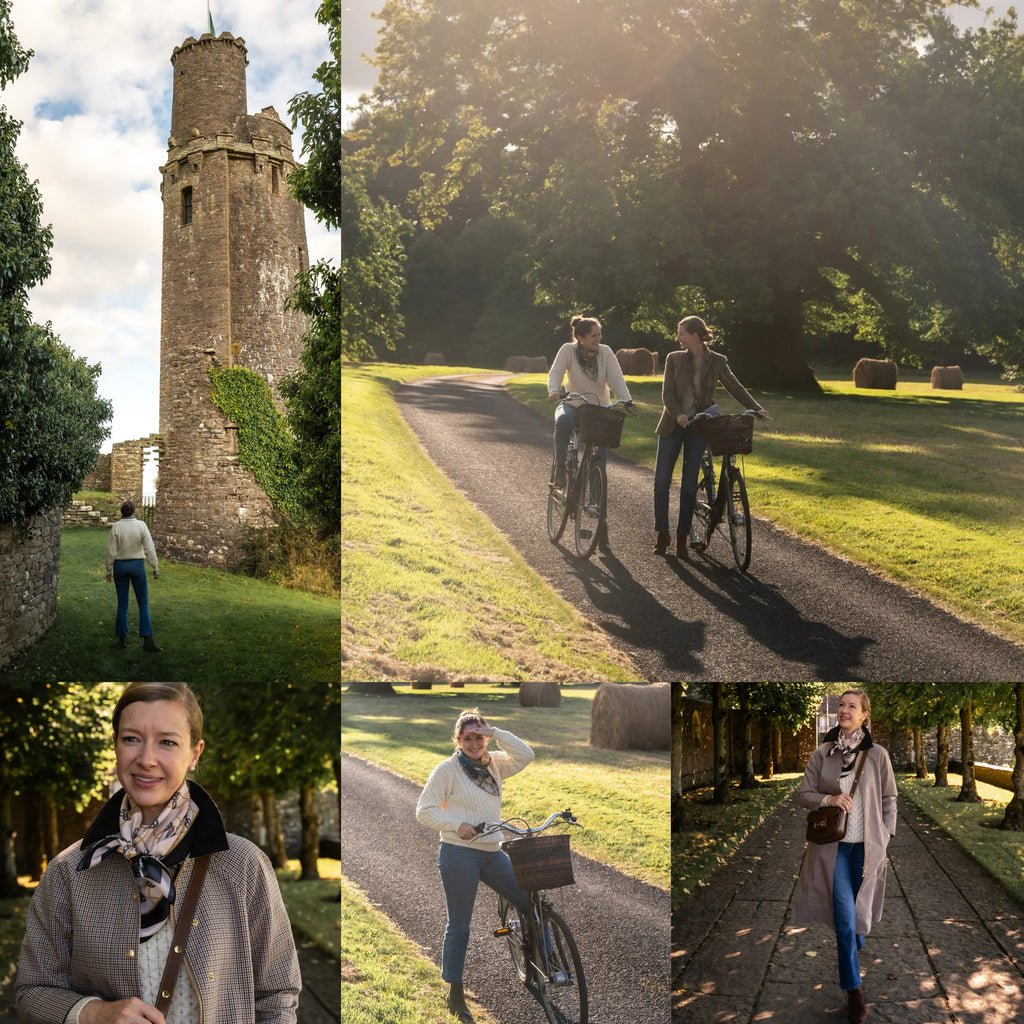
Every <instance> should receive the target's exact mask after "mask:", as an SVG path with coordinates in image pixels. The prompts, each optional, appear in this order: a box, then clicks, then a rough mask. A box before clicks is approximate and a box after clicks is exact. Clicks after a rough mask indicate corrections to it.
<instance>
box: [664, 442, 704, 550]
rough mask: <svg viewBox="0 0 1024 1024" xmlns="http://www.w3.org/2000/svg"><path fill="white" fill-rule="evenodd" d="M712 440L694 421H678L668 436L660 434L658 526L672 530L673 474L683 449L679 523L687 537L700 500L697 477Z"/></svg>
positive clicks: (677, 528)
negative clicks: (699, 432)
mask: <svg viewBox="0 0 1024 1024" xmlns="http://www.w3.org/2000/svg"><path fill="white" fill-rule="evenodd" d="M707 445H708V442H707V440H706V439H705V438H703V437H698V436H697V435H696V434H695V433H694V430H693V425H692V424H687V425H686V426H685V427H681V426H679V424H678V423H677V424H676V427H675V429H674V430H673V431H672V433H671V434H669V435H668V437H661V436H659V437H658V461H657V462H656V463H655V467H654V529H655V530H657V531H658V532H659V533H664V532H667V531H668V494H669V491H670V490H671V489H672V474H673V473H675V471H676V462H677V460H678V459H679V453H680V451H681V452H682V453H683V472H682V477H681V480H680V483H679V523H678V525H677V527H676V533H677V534H682V535H683V536H686V535H687V534H689V532H690V524H691V523H692V522H693V506H694V505H695V504H696V503H697V479H698V477H699V476H700V460H701V458H702V456H703V455H704V449H705V448H706V447H707Z"/></svg>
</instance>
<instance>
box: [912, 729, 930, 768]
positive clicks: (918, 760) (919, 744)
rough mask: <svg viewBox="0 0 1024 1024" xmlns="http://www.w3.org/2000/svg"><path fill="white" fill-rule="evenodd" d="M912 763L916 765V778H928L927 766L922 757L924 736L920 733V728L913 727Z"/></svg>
mask: <svg viewBox="0 0 1024 1024" xmlns="http://www.w3.org/2000/svg"><path fill="white" fill-rule="evenodd" d="M914 763H915V764H916V765H917V778H919V779H927V778H928V765H927V763H926V762H925V757H924V736H923V735H922V733H921V726H919V725H915V726H914Z"/></svg>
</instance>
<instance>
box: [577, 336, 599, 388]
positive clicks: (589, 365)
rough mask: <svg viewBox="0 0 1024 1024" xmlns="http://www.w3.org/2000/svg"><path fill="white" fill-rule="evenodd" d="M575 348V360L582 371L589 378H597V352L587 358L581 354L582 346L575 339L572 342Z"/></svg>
mask: <svg viewBox="0 0 1024 1024" xmlns="http://www.w3.org/2000/svg"><path fill="white" fill-rule="evenodd" d="M573 348H574V349H575V350H576V362H577V363H579V364H580V366H581V367H582V369H583V372H584V373H585V374H586V375H587V376H588V377H589V378H590V379H591V380H597V353H596V352H595V353H594V354H593V355H592V356H591V357H590V358H589V359H588V358H587V357H586V356H585V355H584V354H583V346H582V345H581V344H580V343H579V342H578V341H577V342H575V343H574V344H573Z"/></svg>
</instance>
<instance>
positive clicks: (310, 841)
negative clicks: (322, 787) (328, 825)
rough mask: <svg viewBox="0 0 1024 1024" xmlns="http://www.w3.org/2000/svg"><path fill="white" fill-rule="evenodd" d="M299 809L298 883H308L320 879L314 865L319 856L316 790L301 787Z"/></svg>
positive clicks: (318, 815) (318, 819) (318, 818)
mask: <svg viewBox="0 0 1024 1024" xmlns="http://www.w3.org/2000/svg"><path fill="white" fill-rule="evenodd" d="M299 807H300V808H301V811H302V850H301V851H300V853H299V863H300V864H301V865H302V874H301V875H299V881H302V882H309V881H312V880H313V879H316V878H319V877H320V871H319V869H318V868H317V863H316V862H317V858H318V857H319V856H320V814H319V813H318V811H317V809H316V789H314V788H313V787H312V786H303V787H302V789H300V790H299Z"/></svg>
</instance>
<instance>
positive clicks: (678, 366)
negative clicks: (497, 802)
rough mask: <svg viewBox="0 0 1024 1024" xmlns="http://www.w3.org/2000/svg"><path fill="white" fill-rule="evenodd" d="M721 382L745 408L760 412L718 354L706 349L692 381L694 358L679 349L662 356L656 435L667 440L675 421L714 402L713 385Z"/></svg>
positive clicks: (691, 416)
mask: <svg viewBox="0 0 1024 1024" xmlns="http://www.w3.org/2000/svg"><path fill="white" fill-rule="evenodd" d="M719 381H721V383H722V386H723V387H724V388H725V390H726V391H728V392H729V394H730V395H732V397H733V398H735V399H736V401H737V402H739V403H740V405H742V406H743V408H744V409H760V408H761V405H760V403H759V402H756V401H755V400H754V399H753V398H752V397H751V396H750V394H749V393H748V392H747V390H746V388H744V387H743V385H742V384H741V383H740V382H739V381H738V380H737V379H736V376H735V374H734V373H733V372H732V370H730V369H729V360H728V359H726V358H725V356H724V355H722V353H721V352H715V351H713V350H712V349H708V350H707V352H706V353H705V355H704V361H703V363H702V365H701V373H700V379H699V380H694V376H693V358H692V357H691V355H690V353H689V352H684V351H683V350H682V349H679V350H678V351H677V352H670V353H669V354H668V355H667V356H666V357H665V378H664V380H663V382H662V385H661V400H662V403H663V407H662V410H661V419H660V420H659V421H658V425H657V427H655V431H654V432H655V433H656V434H658V435H659V436H661V437H668V435H669V434H671V433H672V431H673V430H675V428H676V419H677V417H678V416H679V414H680V413H681V412H685V413H686V415H687V416H688V417H690V418H691V419H692V418H693V417H694V416H695V415H696V414H697V413H699V412H701V411H703V410H704V409H706V408H707V407H708V406H709V405H711V404H712V403H713V402H714V401H715V386H716V385H717V384H718V383H719Z"/></svg>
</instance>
